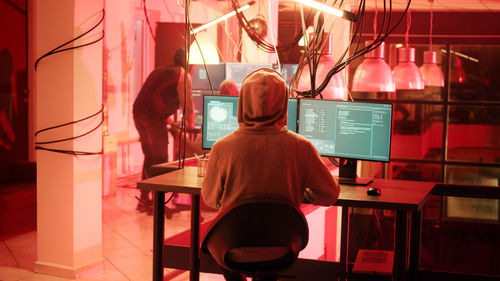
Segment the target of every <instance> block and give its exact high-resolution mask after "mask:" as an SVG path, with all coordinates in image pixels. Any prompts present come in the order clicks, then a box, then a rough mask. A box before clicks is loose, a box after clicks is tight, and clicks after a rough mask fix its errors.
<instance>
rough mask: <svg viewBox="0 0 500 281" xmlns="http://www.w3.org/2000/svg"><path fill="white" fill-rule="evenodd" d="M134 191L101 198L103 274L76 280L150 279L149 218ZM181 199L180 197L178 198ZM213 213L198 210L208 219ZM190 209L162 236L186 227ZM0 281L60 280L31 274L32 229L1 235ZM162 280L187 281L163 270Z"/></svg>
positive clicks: (203, 277) (206, 279)
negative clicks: (139, 207) (140, 208)
mask: <svg viewBox="0 0 500 281" xmlns="http://www.w3.org/2000/svg"><path fill="white" fill-rule="evenodd" d="M138 193H139V192H138V190H137V189H134V188H124V187H118V188H117V191H116V195H115V196H109V197H106V198H104V199H103V208H102V209H103V211H102V215H103V218H102V222H103V227H102V228H103V240H102V247H103V258H104V261H105V263H104V274H100V273H95V272H87V273H86V274H84V276H81V277H80V278H78V279H76V280H82V281H83V280H109V281H121V280H132V281H136V280H137V281H143V280H144V281H145V280H152V247H153V218H152V216H149V215H147V214H146V213H139V212H137V211H136V210H135V207H136V204H137V200H136V199H135V196H136V195H138ZM179 199H180V200H182V199H183V198H179ZM214 215H215V213H202V217H204V218H205V219H210V218H211V217H213V216H214ZM189 222H190V211H182V212H179V213H174V215H173V218H172V219H169V220H166V221H165V236H166V237H169V236H172V235H175V234H178V233H180V232H182V231H185V230H187V229H189ZM1 238H2V240H1V243H0V281H18V280H19V281H34V280H38V281H49V280H54V281H63V280H68V279H64V278H58V277H54V276H48V275H43V274H37V273H34V262H35V260H36V231H31V232H28V233H22V234H19V235H16V236H11V237H1ZM165 276H166V278H165V280H173V281H183V280H189V272H184V271H177V270H173V269H165ZM200 279H201V280H203V281H212V280H213V281H216V280H224V278H222V276H221V275H213V274H203V273H202V274H201V278H200Z"/></svg>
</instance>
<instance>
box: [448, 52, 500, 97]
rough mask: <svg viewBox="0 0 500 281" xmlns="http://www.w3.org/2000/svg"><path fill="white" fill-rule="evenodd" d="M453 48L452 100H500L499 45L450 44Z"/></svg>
mask: <svg viewBox="0 0 500 281" xmlns="http://www.w3.org/2000/svg"><path fill="white" fill-rule="evenodd" d="M450 48H451V58H450V59H451V69H450V72H449V81H450V100H451V101H500V75H499V71H498V66H499V65H500V46H485V45H483V46H474V45H472V46H471V45H451V47H450ZM443 51H446V50H444V49H443Z"/></svg>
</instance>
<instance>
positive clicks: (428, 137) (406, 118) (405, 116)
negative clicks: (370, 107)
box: [391, 103, 443, 160]
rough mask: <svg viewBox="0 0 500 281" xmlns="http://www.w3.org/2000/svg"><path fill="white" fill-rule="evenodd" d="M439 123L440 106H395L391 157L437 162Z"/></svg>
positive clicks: (439, 142)
mask: <svg viewBox="0 0 500 281" xmlns="http://www.w3.org/2000/svg"><path fill="white" fill-rule="evenodd" d="M442 120H443V106H442V105H430V104H406V103H395V104H394V122H393V124H394V125H393V132H392V144H391V157H392V158H400V159H401V158H406V159H426V160H440V159H441V150H442V146H443V121H442Z"/></svg>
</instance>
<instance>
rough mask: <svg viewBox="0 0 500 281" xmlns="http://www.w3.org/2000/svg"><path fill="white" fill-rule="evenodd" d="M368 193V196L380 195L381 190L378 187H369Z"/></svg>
mask: <svg viewBox="0 0 500 281" xmlns="http://www.w3.org/2000/svg"><path fill="white" fill-rule="evenodd" d="M366 193H367V194H368V195H375V196H377V195H380V188H377V187H372V186H371V187H368V189H367V190H366Z"/></svg>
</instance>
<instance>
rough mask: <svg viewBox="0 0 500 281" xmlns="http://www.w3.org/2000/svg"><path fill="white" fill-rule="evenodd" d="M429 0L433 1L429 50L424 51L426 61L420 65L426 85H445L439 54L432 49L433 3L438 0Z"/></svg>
mask: <svg viewBox="0 0 500 281" xmlns="http://www.w3.org/2000/svg"><path fill="white" fill-rule="evenodd" d="M429 2H431V16H430V32H429V50H428V51H425V52H424V63H423V64H422V66H420V73H422V78H423V79H424V86H428V87H444V77H443V72H442V71H441V68H440V67H439V66H438V65H437V54H436V52H435V51H433V50H432V23H433V6H434V5H433V4H434V3H435V2H436V0H429Z"/></svg>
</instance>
